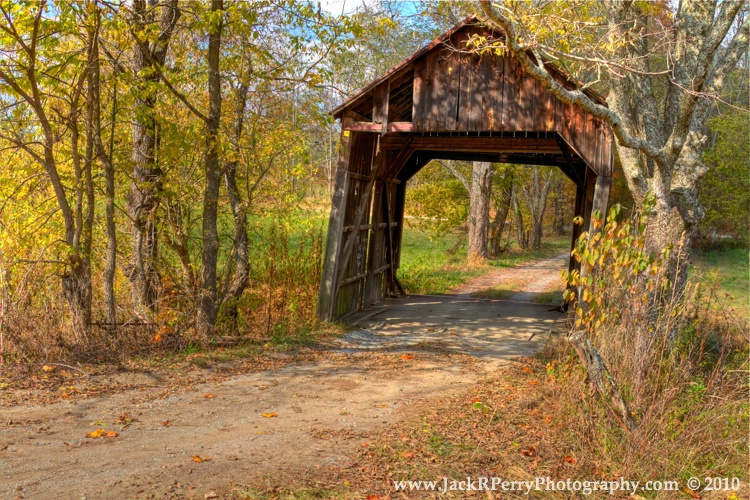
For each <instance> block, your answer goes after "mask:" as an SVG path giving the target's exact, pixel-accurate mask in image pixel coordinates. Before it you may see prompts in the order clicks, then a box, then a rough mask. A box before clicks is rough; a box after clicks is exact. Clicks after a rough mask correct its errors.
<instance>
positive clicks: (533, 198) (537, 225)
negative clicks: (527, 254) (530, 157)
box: [521, 167, 554, 250]
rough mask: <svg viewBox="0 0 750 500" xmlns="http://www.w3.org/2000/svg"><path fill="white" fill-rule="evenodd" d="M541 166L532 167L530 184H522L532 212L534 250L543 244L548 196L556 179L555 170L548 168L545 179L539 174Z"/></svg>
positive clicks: (532, 247) (531, 243) (530, 244)
mask: <svg viewBox="0 0 750 500" xmlns="http://www.w3.org/2000/svg"><path fill="white" fill-rule="evenodd" d="M539 168H540V167H532V173H531V183H530V185H529V186H523V185H522V186H521V191H522V192H523V195H524V198H525V199H526V204H527V206H528V207H529V212H530V213H531V239H530V241H529V246H530V247H531V249H532V250H539V248H541V246H542V229H543V223H544V210H545V209H546V208H547V198H548V197H549V191H550V189H551V188H552V182H553V180H554V176H553V171H552V169H551V168H548V169H547V171H546V173H545V175H544V176H543V177H544V180H542V178H541V177H540V175H539Z"/></svg>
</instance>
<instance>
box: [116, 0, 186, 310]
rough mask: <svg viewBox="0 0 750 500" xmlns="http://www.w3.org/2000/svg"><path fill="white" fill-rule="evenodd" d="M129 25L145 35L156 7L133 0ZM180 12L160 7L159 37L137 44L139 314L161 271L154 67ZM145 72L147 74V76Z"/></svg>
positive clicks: (152, 299)
mask: <svg viewBox="0 0 750 500" xmlns="http://www.w3.org/2000/svg"><path fill="white" fill-rule="evenodd" d="M132 12H133V15H132V17H131V19H130V20H129V22H130V25H131V28H132V29H133V30H134V31H136V32H137V35H138V36H142V35H141V32H142V31H144V30H145V29H146V28H147V26H148V25H149V24H151V23H152V22H154V15H155V9H154V8H153V6H151V5H150V4H147V3H146V2H145V1H144V0H135V1H134V2H133V6H132ZM179 17H180V10H179V8H178V0H169V1H168V2H167V3H166V4H165V5H164V6H163V7H162V9H161V19H160V21H159V25H160V26H159V28H160V33H159V37H158V40H157V41H156V42H153V43H151V42H142V41H140V40H136V43H135V46H134V47H133V61H132V66H133V73H134V74H135V75H136V82H135V89H136V91H135V102H134V105H133V108H134V110H133V124H132V135H133V151H132V154H131V160H132V161H133V174H132V178H133V183H132V185H131V187H130V194H129V195H128V201H127V212H128V215H129V216H130V220H131V234H132V242H131V256H130V264H129V266H128V267H127V268H126V269H125V271H126V275H127V276H128V278H129V279H130V282H131V286H132V293H133V307H134V308H135V311H136V313H137V314H139V315H144V314H147V313H148V312H156V305H157V300H158V287H159V275H158V273H157V270H156V258H157V255H158V238H157V235H158V231H157V221H156V218H157V208H158V206H159V199H160V194H161V189H162V180H163V179H162V176H163V172H162V171H161V169H160V168H159V166H158V164H157V162H156V135H157V126H156V121H155V110H154V106H155V105H156V99H157V94H156V91H155V90H154V86H155V84H156V83H157V82H158V81H159V76H158V74H157V73H156V72H155V71H153V69H152V66H153V65H156V66H158V67H161V66H163V65H164V61H165V60H166V56H167V49H168V46H169V41H170V39H171V37H172V33H173V31H174V28H175V25H176V24H177V20H178V19H179ZM144 74H145V76H144Z"/></svg>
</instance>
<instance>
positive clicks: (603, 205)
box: [589, 175, 612, 234]
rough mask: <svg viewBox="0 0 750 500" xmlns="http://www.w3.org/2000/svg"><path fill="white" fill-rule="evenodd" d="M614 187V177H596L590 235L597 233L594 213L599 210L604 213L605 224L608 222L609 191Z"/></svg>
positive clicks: (590, 216)
mask: <svg viewBox="0 0 750 500" xmlns="http://www.w3.org/2000/svg"><path fill="white" fill-rule="evenodd" d="M611 186H612V177H609V176H604V175H599V176H597V177H596V185H595V186H594V195H593V199H592V200H591V213H590V215H589V234H593V233H594V232H596V231H597V229H596V228H595V227H594V225H593V222H594V211H595V210H599V211H600V212H601V213H602V217H603V221H602V222H603V223H604V222H605V221H606V220H607V202H608V201H609V189H610V187H611Z"/></svg>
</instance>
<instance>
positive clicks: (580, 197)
mask: <svg viewBox="0 0 750 500" xmlns="http://www.w3.org/2000/svg"><path fill="white" fill-rule="evenodd" d="M585 198H586V191H585V189H584V188H582V187H581V186H577V187H576V201H575V208H574V210H573V216H574V217H581V218H583V204H584V201H585ZM582 232H583V225H582V224H573V236H572V238H571V242H570V252H571V254H572V253H573V249H575V247H576V241H578V238H579V237H580V236H581V233H582ZM579 266H580V263H579V262H578V261H576V259H575V257H573V255H571V256H570V261H569V263H568V272H573V270H574V269H578V268H579Z"/></svg>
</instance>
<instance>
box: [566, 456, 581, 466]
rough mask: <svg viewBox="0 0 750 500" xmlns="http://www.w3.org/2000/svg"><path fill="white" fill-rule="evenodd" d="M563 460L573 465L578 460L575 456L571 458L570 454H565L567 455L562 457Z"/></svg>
mask: <svg viewBox="0 0 750 500" xmlns="http://www.w3.org/2000/svg"><path fill="white" fill-rule="evenodd" d="M563 460H564V461H565V463H568V464H573V465H575V464H576V463H577V462H578V461H577V460H576V459H575V458H573V457H571V456H567V457H565V458H563Z"/></svg>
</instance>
